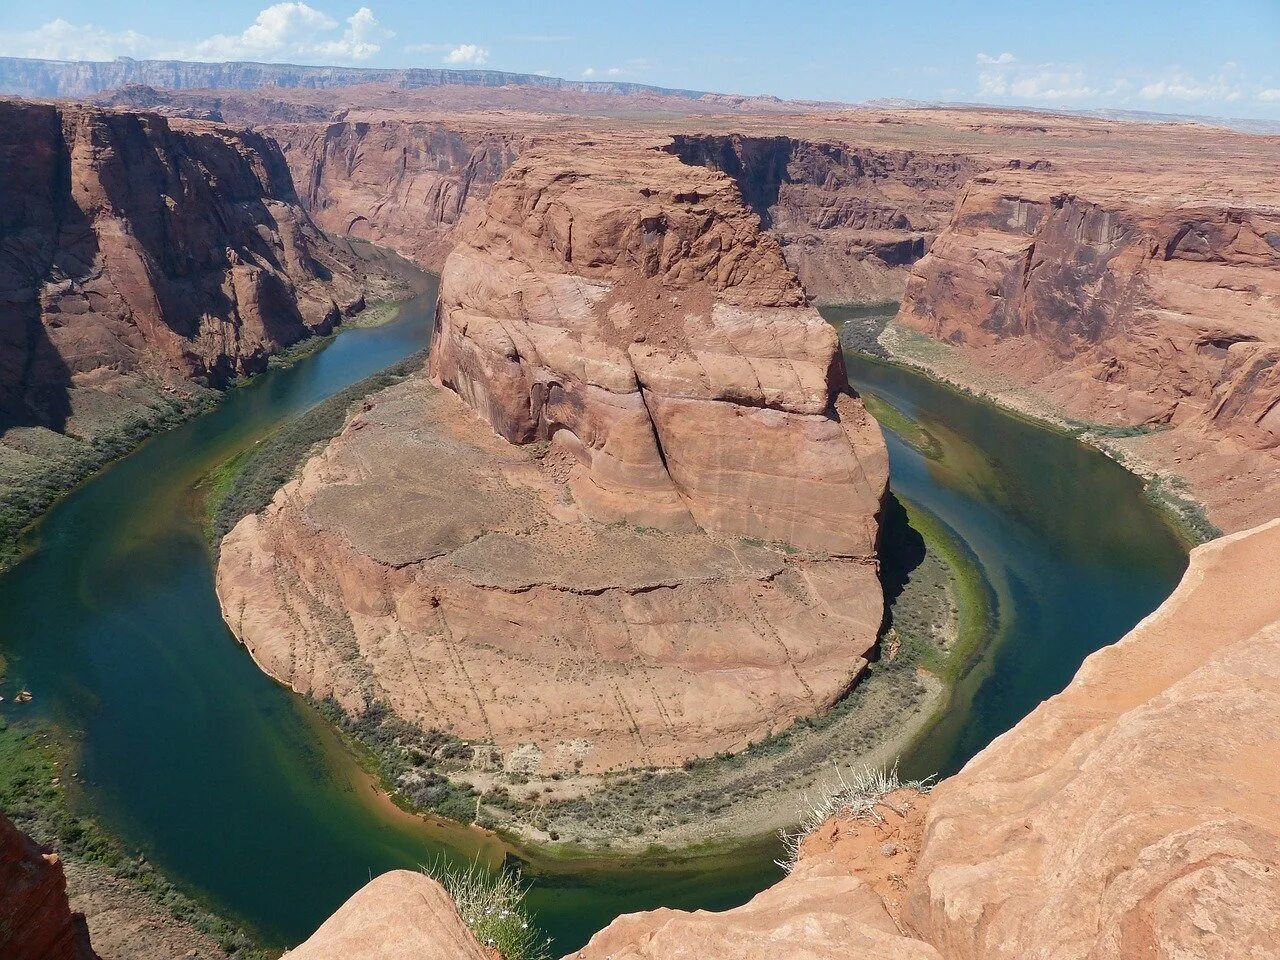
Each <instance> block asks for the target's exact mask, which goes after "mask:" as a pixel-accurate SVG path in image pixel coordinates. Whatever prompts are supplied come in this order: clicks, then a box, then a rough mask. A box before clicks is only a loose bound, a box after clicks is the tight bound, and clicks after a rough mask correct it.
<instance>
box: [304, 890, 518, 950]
mask: <svg viewBox="0 0 1280 960" xmlns="http://www.w3.org/2000/svg"><path fill="white" fill-rule="evenodd" d="M285 956H287V957H289V960H493V954H492V953H490V952H489V951H487V950H485V949H484V948H483V947H481V946H480V944H479V943H477V942H476V938H475V937H474V936H473V935H472V933H471V931H470V930H468V929H467V927H466V925H465V924H464V923H463V922H462V918H461V917H460V916H458V911H457V908H456V907H455V906H454V904H453V901H452V900H451V899H450V898H449V894H448V893H446V892H445V889H444V887H442V886H440V884H439V883H437V882H436V881H435V880H432V879H431V878H430V877H428V876H426V875H424V874H421V873H414V872H412V871H409V870H393V871H392V872H391V873H384V874H383V875H382V876H380V877H378V878H377V879H376V880H373V881H371V882H370V883H369V884H368V885H366V886H365V887H363V888H362V889H360V890H359V891H357V892H356V893H355V894H354V895H353V896H352V897H351V899H350V900H348V901H347V902H346V903H344V904H343V905H342V906H341V907H340V908H339V909H338V911H337V913H335V914H334V915H333V916H332V917H330V918H329V919H328V920H326V921H325V922H324V924H323V925H322V926H321V927H320V929H319V930H317V931H316V932H315V933H313V934H312V935H311V936H310V937H309V938H308V939H307V941H306V942H305V943H303V944H301V945H300V946H299V947H297V948H296V949H294V950H290V951H289V952H288V953H287V954H285Z"/></svg>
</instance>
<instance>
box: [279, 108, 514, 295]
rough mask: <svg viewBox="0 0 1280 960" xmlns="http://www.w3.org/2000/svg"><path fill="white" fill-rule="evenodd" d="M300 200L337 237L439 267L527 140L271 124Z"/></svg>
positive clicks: (426, 125)
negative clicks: (468, 213)
mask: <svg viewBox="0 0 1280 960" xmlns="http://www.w3.org/2000/svg"><path fill="white" fill-rule="evenodd" d="M264 131H265V132H266V133H267V134H268V135H269V136H270V137H272V138H273V139H274V140H275V141H276V142H277V143H278V144H279V145H280V148H281V150H282V151H283V153H284V156H285V159H286V161H287V162H288V163H289V167H290V169H291V171H292V173H293V182H294V183H295V184H296V185H297V187H298V192H299V194H300V196H301V199H302V202H303V204H304V205H305V206H306V208H307V211H308V212H309V213H310V214H311V217H312V219H314V220H315V222H316V223H318V224H319V225H320V226H321V227H323V228H324V229H325V230H328V231H330V232H331V233H337V234H341V235H344V236H353V237H359V238H361V239H366V240H372V241H374V242H375V243H379V244H382V245H385V246H389V247H392V248H393V249H395V250H397V251H398V252H399V253H401V254H403V255H404V256H406V257H408V258H410V259H412V260H415V261H416V262H418V263H420V264H422V265H423V266H425V267H428V268H430V269H433V270H438V269H439V268H440V266H441V265H442V264H443V263H444V259H445V257H446V256H447V255H448V252H449V248H450V247H451V246H452V239H451V234H452V230H453V228H454V227H455V226H456V225H457V223H458V221H459V220H460V219H461V216H462V212H463V210H464V209H466V208H467V207H468V205H469V204H474V203H477V202H481V201H483V200H484V198H485V197H486V196H487V195H488V192H489V189H490V187H491V186H492V185H493V184H494V182H495V181H496V180H497V179H498V177H499V176H501V175H502V172H503V171H504V170H506V168H507V167H508V166H510V165H511V162H512V161H513V160H514V159H515V157H516V154H517V153H519V151H520V149H521V148H522V146H523V140H524V138H523V137H522V136H521V135H519V134H516V133H505V134H504V133H487V132H482V131H472V130H468V129H466V128H462V129H457V128H456V127H455V128H451V127H450V126H449V125H447V124H444V123H431V122H415V121H408V120H381V121H372V122H363V121H351V122H338V123H331V124H326V125H323V126H319V125H306V124H303V125H287V124H268V125H267V126H266V127H265V128H264Z"/></svg>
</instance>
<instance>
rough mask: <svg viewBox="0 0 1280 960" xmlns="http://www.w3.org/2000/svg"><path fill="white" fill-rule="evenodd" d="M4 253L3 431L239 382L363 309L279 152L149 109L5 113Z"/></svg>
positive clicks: (0, 145)
mask: <svg viewBox="0 0 1280 960" xmlns="http://www.w3.org/2000/svg"><path fill="white" fill-rule="evenodd" d="M0 254H2V255H0V290H2V291H3V302H2V303H0V344H2V346H3V349H2V350H0V417H2V418H3V422H4V425H5V426H10V425H14V424H38V425H42V426H48V427H51V428H53V429H55V430H61V429H63V428H65V427H66V426H67V424H68V420H69V419H71V418H72V417H73V416H74V415H75V413H76V411H75V407H76V396H75V393H76V391H77V390H89V391H93V392H95V393H98V394H113V393H114V394H117V395H121V396H123V397H126V398H127V397H128V395H129V394H130V392H131V391H132V392H136V391H137V389H138V381H139V380H143V379H145V380H150V381H156V382H160V381H177V380H178V379H182V378H193V379H199V380H202V381H204V382H207V383H209V384H211V385H215V386H220V385H223V384H225V383H227V382H228V381H229V380H230V379H232V378H233V377H235V376H238V375H240V374H243V373H247V372H251V371H253V370H256V369H260V368H262V367H263V366H265V364H266V361H267V358H268V357H269V356H270V354H272V353H274V352H275V351H277V350H279V349H280V348H281V347H282V346H285V345H288V344H290V343H293V342H294V341H296V340H298V339H300V338H302V337H304V336H307V335H309V334H312V333H317V332H325V331H327V330H329V329H330V328H331V327H332V326H333V325H334V324H335V323H337V322H338V320H339V319H340V318H341V316H342V314H343V312H344V310H345V311H349V310H351V309H354V308H355V307H357V306H358V305H359V304H360V302H361V290H360V286H359V282H358V281H359V280H361V279H363V278H362V277H359V276H356V275H355V274H354V273H353V271H352V269H351V267H350V266H348V264H347V263H345V262H344V260H343V257H342V256H341V255H340V254H339V253H338V252H337V250H335V249H334V248H333V247H332V246H331V245H330V243H329V242H328V241H327V240H326V239H325V238H324V237H323V236H322V235H321V234H320V233H319V231H318V230H317V229H316V228H315V226H314V225H313V224H312V222H311V220H310V218H309V217H308V216H307V215H306V213H305V212H304V211H303V210H302V209H301V208H300V207H299V206H298V202H297V197H296V196H295V194H294V191H293V186H292V183H291V182H290V178H289V172H288V168H287V167H286V166H285V164H284V161H283V159H282V157H281V155H280V152H279V150H278V149H277V148H276V147H275V145H274V144H272V143H271V142H270V141H269V140H267V139H266V138H264V137H262V136H260V135H257V134H253V133H248V132H243V131H230V130H227V129H225V128H222V127H218V126H215V125H211V124H200V123H188V122H185V121H169V120H166V119H164V118H161V117H158V116H155V115H149V114H139V113H123V112H114V111H107V110H99V109H93V108H86V107H78V106H51V105H44V104H34V103H23V102H14V101H4V102H0Z"/></svg>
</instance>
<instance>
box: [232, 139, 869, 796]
mask: <svg viewBox="0 0 1280 960" xmlns="http://www.w3.org/2000/svg"><path fill="white" fill-rule="evenodd" d="M430 370H431V374H432V376H433V377H434V378H435V379H436V381H437V383H438V384H439V386H437V385H433V384H431V383H430V382H428V381H427V380H426V379H425V378H414V379H411V380H409V381H407V382H406V383H403V384H401V385H399V386H397V387H393V388H391V389H389V390H387V391H384V392H383V393H382V394H379V395H377V396H375V397H373V398H371V399H370V400H369V401H368V402H367V403H366V404H365V405H364V407H363V409H362V410H360V411H359V412H357V413H356V415H355V416H354V417H353V419H352V420H351V421H350V422H349V423H348V425H347V426H346V428H345V429H344V431H343V432H342V434H341V435H339V436H338V437H337V438H336V439H335V440H334V441H333V442H332V443H330V444H329V446H328V447H327V448H326V449H325V450H324V451H323V452H322V453H321V454H320V455H319V456H317V457H316V458H315V459H313V460H312V461H311V462H310V463H309V464H307V465H306V467H304V469H303V470H302V472H301V475H300V476H299V477H298V478H297V479H296V480H295V481H294V482H292V483H290V484H289V485H288V486H286V487H285V488H284V490H283V491H281V492H280V494H278V495H277V497H276V499H275V501H274V502H273V504H272V505H271V507H269V508H268V509H267V510H266V511H264V512H263V513H261V514H258V515H255V516H250V517H247V518H245V519H244V520H242V521H241V522H240V524H238V525H237V526H236V528H235V529H234V530H232V532H231V533H230V534H229V535H228V536H227V537H226V538H225V540H224V541H223V544H222V548H221V555H220V560H219V567H218V593H219V597H220V599H221V602H222V606H223V610H224V613H225V616H226V618H227V621H228V623H229V624H230V625H231V628H232V629H233V631H234V632H235V633H236V634H237V636H238V637H240V639H241V640H242V641H244V643H245V644H246V645H247V646H248V647H249V649H250V650H251V651H252V653H253V655H254V656H255V658H256V659H257V660H258V662H259V663H260V664H261V665H262V666H263V667H264V669H266V670H267V671H268V672H270V673H271V674H272V675H274V676H276V677H278V678H280V679H281V680H283V681H284V682H286V683H289V684H290V685H291V686H293V687H294V688H295V689H297V690H300V691H304V692H306V693H309V694H312V695H314V696H318V697H327V696H331V697H334V698H335V699H336V700H338V702H339V703H341V704H342V706H343V707H345V708H346V709H347V710H348V711H349V712H351V713H355V714H359V713H362V712H363V711H365V710H367V709H368V708H369V705H370V704H371V703H373V702H375V701H376V702H379V703H384V704H386V705H389V706H390V707H391V708H392V709H393V710H394V712H395V713H396V714H397V715H399V716H401V717H403V718H405V719H408V720H410V721H412V722H414V723H415V724H417V725H418V726H420V727H421V728H422V729H424V730H434V729H443V730H447V731H449V732H450V733H451V734H453V735H454V736H457V737H460V738H462V739H464V740H466V741H467V742H468V743H469V744H471V745H472V747H471V754H470V755H471V758H472V760H471V763H472V766H471V767H470V768H469V769H465V770H459V771H456V772H457V774H458V776H459V777H461V778H463V779H466V780H467V782H473V783H477V784H478V783H480V782H482V781H483V780H484V778H485V777H490V778H491V774H492V772H493V771H494V770H495V769H497V770H498V771H504V770H505V771H508V772H516V773H519V772H522V771H523V772H528V773H538V774H543V775H546V774H551V773H555V774H557V775H558V774H573V773H582V774H584V775H589V774H596V773H604V772H609V771H614V770H620V769H628V768H633V767H637V766H674V765H678V764H680V763H681V762H682V761H684V760H686V759H689V758H691V757H698V756H707V755H710V754H714V753H716V752H718V751H721V750H737V749H741V748H742V747H744V746H745V745H746V744H747V743H749V742H751V741H753V740H759V739H760V738H762V737H764V736H766V735H768V734H769V733H770V732H771V731H775V730H777V729H779V728H781V727H783V726H786V725H787V724H788V723H790V722H791V721H792V720H793V719H794V718H796V717H798V716H804V715H810V714H814V713H818V712H821V711H823V710H825V709H826V708H827V707H829V706H830V705H831V704H832V703H833V702H834V701H835V700H836V699H837V698H839V697H840V696H841V695H842V694H843V693H844V692H845V691H846V690H848V688H849V687H850V685H851V684H852V683H853V682H854V681H855V679H856V678H857V677H858V675H859V674H860V673H861V671H862V670H863V669H864V668H865V666H866V657H867V656H868V655H869V653H870V650H871V648H872V647H873V645H874V643H875V638H876V634H877V631H878V628H879V625H880V619H881V613H882V599H881V591H880V585H879V582H878V577H877V567H876V562H875V552H876V541H877V536H878V512H879V508H880V500H881V497H882V495H883V493H884V490H885V485H886V480H887V457H886V451H885V447H884V443H883V440H882V438H881V436H880V433H879V429H878V427H877V426H876V424H875V423H874V421H872V420H871V419H870V417H869V416H868V415H867V413H866V411H865V410H864V409H863V408H862V406H861V403H860V402H859V401H858V400H857V399H856V398H855V397H853V396H851V395H850V394H848V393H847V392H846V390H845V388H844V383H845V375H844V371H843V369H842V361H841V355H840V352H839V350H838V344H837V340H836V336H835V332H834V330H833V329H832V328H831V327H830V326H829V325H828V324H826V323H825V322H824V321H823V320H822V319H821V318H820V317H819V316H818V314H817V313H816V311H814V310H813V309H812V308H810V307H809V306H807V304H806V298H805V295H804V292H803V290H802V289H801V287H800V285H799V284H798V282H797V280H796V278H795V275H794V274H793V273H792V272H791V271H790V270H789V269H788V268H787V267H786V264H785V263H784V261H783V259H782V256H781V253H780V251H779V248H778V245H777V243H776V242H775V241H774V240H773V239H772V238H771V237H770V236H769V235H768V234H767V233H765V232H763V231H762V230H761V228H760V223H759V220H758V218H757V217H756V216H755V215H754V214H752V213H751V211H750V210H748V209H747V208H746V207H745V205H744V204H743V203H742V200H741V197H740V194H739V192H738V190H737V188H736V186H735V185H734V184H733V182H732V181H731V180H729V179H728V178H727V177H724V176H723V175H721V174H718V173H715V172H713V171H711V170H708V169H706V168H703V167H698V166H692V167H691V166H688V165H685V164H683V163H681V162H680V161H679V160H678V159H676V158H675V157H673V156H671V155H669V154H667V153H665V152H663V151H662V150H661V149H658V145H656V144H653V143H650V142H647V141H631V140H622V139H609V140H607V141H604V142H599V141H585V142H581V143H574V144H569V145H565V146H560V147H556V148H550V147H549V148H545V149H537V150H530V151H526V152H525V153H524V154H523V155H522V156H521V157H520V158H519V159H518V160H517V161H516V162H515V163H514V164H513V165H512V166H511V167H510V168H509V170H508V171H507V172H506V174H504V175H503V177H502V178H501V180H500V181H499V182H498V183H497V184H496V185H495V186H494V188H493V190H492V191H491V192H490V195H489V198H488V201H487V203H486V204H485V205H484V206H483V207H480V208H477V209H476V211H474V212H473V213H472V214H471V215H469V217H468V218H467V220H466V222H465V223H464V226H463V227H462V228H461V229H460V234H459V242H458V245H457V247H456V248H455V250H454V251H453V253H452V254H451V255H450V256H449V259H448V261H447V262H446V264H445V269H444V273H443V277H442V281H441V295H440V305H439V318H438V328H437V331H436V334H435V338H434V341H433V347H432V354H431V360H430ZM477 415H478V416H477ZM566 782H567V781H562V780H561V779H560V778H559V776H557V778H556V780H555V781H554V782H551V783H549V784H548V788H547V789H548V790H554V789H560V788H562V787H564V786H565V783H566ZM549 795H550V794H549ZM499 814H500V812H498V813H495V815H499Z"/></svg>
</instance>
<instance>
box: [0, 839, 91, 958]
mask: <svg viewBox="0 0 1280 960" xmlns="http://www.w3.org/2000/svg"><path fill="white" fill-rule="evenodd" d="M0 957H4V960H96V956H95V954H94V952H93V949H92V948H91V947H90V946H89V931H88V928H87V927H86V926H85V922H84V917H83V916H82V915H80V914H78V913H72V912H71V907H70V906H69V905H68V903H67V881H66V878H65V877H64V876H63V873H62V863H61V861H60V860H59V859H58V857H57V854H54V853H48V852H46V851H44V850H41V849H40V847H39V846H37V845H36V843H35V841H33V840H32V839H31V838H30V837H28V836H27V835H26V834H24V833H22V832H21V831H20V830H19V829H18V828H17V827H15V826H14V825H13V824H12V823H11V822H10V821H9V820H8V819H7V818H6V817H5V816H4V815H3V814H0Z"/></svg>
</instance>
